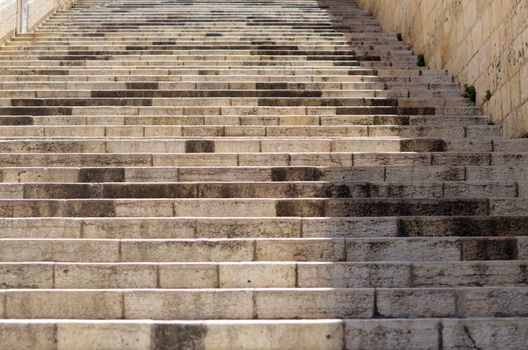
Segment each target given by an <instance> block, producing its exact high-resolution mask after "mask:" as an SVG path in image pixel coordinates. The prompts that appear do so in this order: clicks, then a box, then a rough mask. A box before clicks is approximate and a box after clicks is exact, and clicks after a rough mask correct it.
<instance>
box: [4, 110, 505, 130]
mask: <svg viewBox="0 0 528 350" xmlns="http://www.w3.org/2000/svg"><path fill="white" fill-rule="evenodd" d="M116 112H118V111H116ZM489 121H490V117H489V116H484V115H480V116H479V115H477V116H446V115H426V116H411V115H391V114H387V115H375V114H374V115H339V116H332V115H309V116H306V115H281V116H277V115H275V116H273V115H259V116H251V115H238V116H237V115H216V116H215V115H203V116H200V115H194V116H192V115H166V114H158V115H144V116H134V115H120V114H118V113H116V114H114V115H96V116H94V115H71V116H49V115H48V116H46V115H43V116H30V115H18V116H12V115H5V116H0V125H1V126H22V125H35V126H37V125H38V126H46V125H48V126H78V125H90V126H96V125H97V126H138V125H142V126H146V127H148V126H152V125H156V126H159V125H163V126H164V130H165V128H166V130H169V129H171V128H175V127H184V126H193V125H194V126H200V127H201V128H202V127H203V128H205V127H208V126H224V127H225V128H229V127H231V126H295V125H297V126H303V125H306V126H332V125H341V126H343V125H347V126H378V125H383V126H388V127H394V126H398V125H410V126H437V127H446V126H453V127H456V126H464V127H466V130H467V131H471V132H473V131H475V132H476V131H478V130H480V129H479V128H482V127H483V126H484V128H483V129H484V130H482V131H485V130H492V129H496V128H497V126H495V127H490V125H488V123H489ZM13 129H14V128H13ZM157 129H160V128H159V127H157ZM418 130H419V129H417V131H418ZM467 135H470V132H468V133H467Z"/></svg>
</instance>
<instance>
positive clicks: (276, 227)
mask: <svg viewBox="0 0 528 350" xmlns="http://www.w3.org/2000/svg"><path fill="white" fill-rule="evenodd" d="M0 224H1V226H2V230H0V238H11V239H13V238H14V239H29V238H55V239H65V238H68V239H72V238H73V239H79V238H84V239H87V238H88V239H143V240H145V239H193V238H199V239H204V238H209V239H210V238H336V237H340V238H373V237H470V238H471V237H521V236H528V218H527V217H526V216H433V217H428V216H419V217H413V216H409V217H404V216H402V217H348V218H347V217H340V218H339V217H334V218H309V217H303V218H300V217H288V218H284V217H282V218H277V217H268V218H255V217H253V218H241V217H214V218H211V217H209V218H205V217H204V218H199V217H198V218H194V217H187V218H185V217H171V218H169V217H165V218H160V217H156V218H145V217H143V218H117V217H113V218H74V217H65V218H59V217H42V218H31V217H29V218H1V219H0Z"/></svg>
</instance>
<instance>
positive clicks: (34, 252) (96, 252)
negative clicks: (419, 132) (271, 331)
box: [0, 237, 528, 288]
mask: <svg viewBox="0 0 528 350" xmlns="http://www.w3.org/2000/svg"><path fill="white" fill-rule="evenodd" d="M0 247H1V248H2V250H1V251H2V253H1V254H0V261H2V262H40V261H41V262H79V263H81V262H82V263H84V262H98V263H112V262H154V261H155V262H217V261H222V262H248V261H283V262H287V261H289V262H291V261H318V262H341V261H350V262H376V261H384V262H387V261H391V262H401V261H405V262H422V261H437V262H442V261H484V260H517V259H519V260H521V261H523V260H526V258H527V257H528V237H517V238H512V237H510V238H502V237H501V238H497V237H478V238H474V237H465V238H450V237H447V238H445V237H441V238H439V237H419V238H415V237H413V238H408V237H403V238H401V237H398V238H393V237H383V238H370V239H367V238H346V239H344V238H257V239H249V238H214V239H211V238H208V239H148V240H145V239H119V240H118V239H87V238H82V239H49V238H46V239H42V238H32V239H21V238H19V239H0ZM525 267H526V266H525ZM14 271H15V272H14V273H16V270H14ZM253 272H254V273H255V277H254V278H255V279H256V280H259V279H260V278H259V277H258V272H257V271H253ZM276 272H277V274H279V271H276ZM12 273H13V272H12ZM183 273H184V274H185V272H183ZM247 273H251V271H249V272H247ZM392 273H393V274H394V275H393V276H395V275H397V274H401V272H399V273H398V272H396V271H392ZM321 274H322V275H324V276H328V278H332V277H330V276H332V275H330V274H325V273H324V271H322V272H321ZM272 275H273V274H272ZM172 277H173V278H174V277H175V276H172ZM444 277H445V276H444ZM187 278H190V277H187ZM245 278H247V277H244V278H242V279H245ZM334 278H336V279H338V280H340V281H341V283H342V282H343V276H335V277H334ZM520 278H523V279H525V278H526V276H525V274H524V275H522V276H521V277H520ZM345 281H348V279H346V280H345ZM369 281H371V280H369ZM90 283H92V282H90ZM181 283H185V284H186V285H187V284H188V282H186V281H185V282H183V281H182V282H181ZM298 283H300V282H298ZM345 283H346V282H345ZM396 283H398V282H396ZM524 283H526V281H524ZM398 285H400V284H395V285H393V286H392V287H394V286H398ZM249 286H251V285H249ZM356 287H357V286H356ZM70 288H71V287H70ZM79 288H83V287H79ZM178 288H180V287H178Z"/></svg>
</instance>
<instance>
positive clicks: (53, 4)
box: [0, 0, 75, 43]
mask: <svg viewBox="0 0 528 350" xmlns="http://www.w3.org/2000/svg"><path fill="white" fill-rule="evenodd" d="M74 2H75V0H29V4H28V26H29V30H30V31H31V30H33V29H34V28H35V27H36V26H38V25H39V24H40V23H42V21H43V20H45V19H46V18H48V17H49V16H50V15H51V14H52V13H53V12H55V11H56V10H58V9H65V8H68V7H70V6H71V5H73V3H74ZM16 18H17V0H0V43H2V42H5V41H6V40H9V39H10V38H11V37H12V36H13V35H14V33H15V28H16V25H17V21H16Z"/></svg>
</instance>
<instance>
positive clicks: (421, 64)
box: [416, 53, 425, 67]
mask: <svg viewBox="0 0 528 350" xmlns="http://www.w3.org/2000/svg"><path fill="white" fill-rule="evenodd" d="M416 65H417V66H418V67H425V56H424V55H423V53H421V54H418V57H416Z"/></svg>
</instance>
